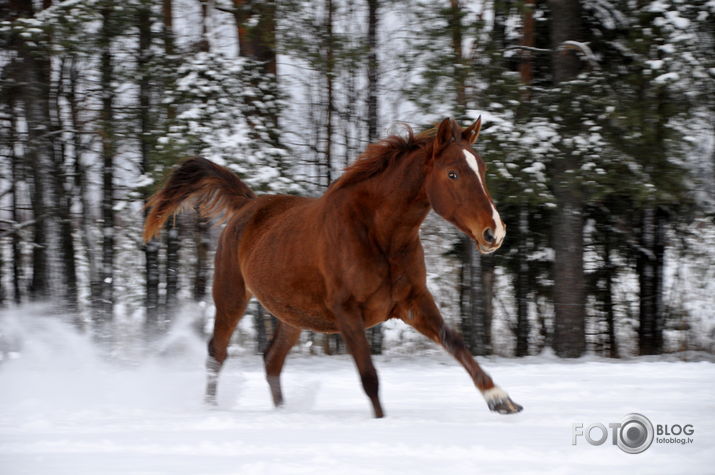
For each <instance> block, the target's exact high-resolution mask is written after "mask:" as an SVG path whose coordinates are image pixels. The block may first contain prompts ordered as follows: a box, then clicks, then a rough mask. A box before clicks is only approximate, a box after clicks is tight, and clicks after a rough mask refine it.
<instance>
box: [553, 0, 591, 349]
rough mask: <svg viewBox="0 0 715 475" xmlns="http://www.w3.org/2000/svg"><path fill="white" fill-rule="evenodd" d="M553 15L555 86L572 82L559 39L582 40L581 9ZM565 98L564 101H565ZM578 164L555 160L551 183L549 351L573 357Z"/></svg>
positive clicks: (579, 332)
mask: <svg viewBox="0 0 715 475" xmlns="http://www.w3.org/2000/svg"><path fill="white" fill-rule="evenodd" d="M549 7H550V9H551V13H552V20H551V44H552V48H553V49H554V54H553V61H552V64H553V74H554V83H555V84H556V85H558V84H559V83H561V82H564V81H569V80H571V79H574V78H575V77H576V76H577V74H578V72H579V66H580V65H579V60H578V58H577V57H576V55H575V53H574V52H572V51H570V50H563V51H562V50H561V49H560V46H561V44H562V43H563V42H564V41H568V40H576V41H578V40H580V39H581V5H580V2H579V1H578V0H549ZM565 100H566V99H565ZM578 170H579V163H578V160H577V159H576V158H574V157H573V155H572V154H569V153H568V152H565V153H563V156H562V157H559V159H558V160H554V164H553V170H552V172H553V183H554V197H555V199H556V209H555V211H554V215H553V223H552V236H553V247H554V309H555V315H554V341H553V343H554V350H555V351H556V354H557V355H559V356H561V357H566V358H575V357H579V356H581V355H582V354H583V353H584V351H585V350H586V336H585V311H586V296H585V288H584V271H583V213H582V209H583V196H582V193H581V189H580V187H579V184H578V183H577V182H576V180H575V179H574V176H575V175H576V174H577V172H578Z"/></svg>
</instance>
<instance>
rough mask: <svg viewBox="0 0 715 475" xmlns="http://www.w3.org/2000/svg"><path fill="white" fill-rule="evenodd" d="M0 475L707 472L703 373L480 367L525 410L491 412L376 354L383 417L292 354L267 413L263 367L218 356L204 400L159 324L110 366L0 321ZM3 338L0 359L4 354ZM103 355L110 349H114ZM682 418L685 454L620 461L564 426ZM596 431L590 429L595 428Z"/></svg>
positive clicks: (333, 367)
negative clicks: (150, 343)
mask: <svg viewBox="0 0 715 475" xmlns="http://www.w3.org/2000/svg"><path fill="white" fill-rule="evenodd" d="M2 338H4V339H5V342H4V347H5V348H7V347H8V346H15V347H18V348H19V349H20V352H19V353H6V354H5V355H4V359H3V360H2V361H0V473H2V474H6V475H9V474H21V473H27V474H73V475H74V474H84V473H86V474H114V473H132V474H141V473H147V474H149V473H151V474H155V473H167V474H180V473H191V474H195V473H212V474H223V473H235V474H242V475H243V474H271V475H272V474H304V473H305V474H308V473H309V474H323V473H330V474H340V475H348V474H383V473H384V474H395V473H405V474H407V473H409V474H433V473H438V474H455V473H462V474H464V473H490V472H491V473H543V472H549V473H552V474H556V473H564V474H573V473H634V472H635V473H658V474H664V473H667V474H675V473H688V474H693V473H697V474H706V473H715V450H713V447H714V446H715V414H714V412H715V411H714V410H715V400H714V399H713V394H715V364H713V363H711V362H705V361H700V362H690V363H688V362H682V361H657V360H643V359H635V360H629V361H616V362H613V361H608V360H602V359H597V358H593V357H590V358H583V359H580V360H577V361H568V362H564V361H560V360H557V359H555V358H553V357H549V356H541V357H533V358H527V359H522V360H516V359H505V358H482V359H481V361H482V363H483V366H484V367H485V368H487V370H488V371H489V372H490V373H491V375H492V376H493V377H494V379H495V380H496V381H497V382H498V383H499V384H500V385H501V386H502V387H503V388H504V389H506V390H507V391H509V393H510V394H511V396H512V398H513V399H514V400H515V401H517V402H519V403H521V404H523V405H524V407H525V410H524V412H523V413H521V414H518V415H513V416H501V415H496V414H492V413H490V412H489V411H488V410H487V408H486V405H485V403H484V401H483V400H482V399H481V396H479V395H478V394H477V392H476V390H475V389H474V388H473V386H472V385H471V382H470V381H469V379H468V378H467V376H466V374H465V372H464V370H463V369H462V368H461V367H459V366H458V365H457V364H456V363H454V362H453V361H452V360H451V359H449V358H448V357H446V356H444V355H442V354H439V353H435V354H431V353H424V354H419V355H415V356H408V355H399V356H395V355H393V356H382V357H378V358H376V366H377V368H378V371H379V374H380V378H381V379H380V384H381V396H382V401H383V405H384V407H385V409H386V411H387V416H388V417H387V418H385V419H382V420H375V419H372V418H371V417H370V409H369V406H368V401H367V399H366V397H365V396H364V394H363V392H362V389H361V387H360V384H359V380H358V377H357V374H356V372H355V370H354V369H353V364H352V362H351V360H350V358H349V357H347V356H340V357H324V356H321V357H318V356H314V357H310V356H303V355H292V357H291V358H289V360H288V363H287V366H286V369H285V372H284V379H283V381H284V391H285V395H286V399H287V406H286V407H285V408H284V409H282V410H275V409H273V408H272V406H271V403H270V397H269V393H268V389H267V385H266V384H265V380H264V375H263V370H262V364H261V359H260V357H258V356H254V355H250V354H242V355H240V356H239V357H236V358H233V359H231V360H229V363H227V366H226V368H225V371H224V372H223V373H222V378H221V381H220V385H219V407H218V408H216V409H208V408H206V407H204V406H203V405H202V402H201V399H202V392H203V385H204V372H203V363H204V344H203V342H202V341H200V339H199V338H198V337H195V336H192V335H191V334H190V333H189V332H187V331H185V330H180V329H179V330H176V329H175V330H172V331H171V332H170V333H169V334H168V336H167V338H166V339H165V341H163V342H162V344H161V345H160V346H159V348H160V349H161V351H153V352H152V353H151V354H152V356H146V357H145V358H137V359H129V360H126V359H125V360H120V361H123V362H121V363H117V358H116V357H115V358H113V359H108V358H106V356H102V355H100V354H99V353H98V352H97V351H96V345H94V344H92V343H91V342H90V340H89V339H87V338H85V337H83V336H81V335H79V334H77V333H76V332H75V331H74V330H72V329H71V328H70V327H69V326H68V325H66V324H64V323H61V322H59V321H58V319H57V318H56V317H44V318H43V317H38V316H29V315H28V316H23V315H21V312H19V311H17V310H16V311H15V312H14V314H13V316H12V317H9V316H8V314H0V340H2ZM2 343H3V342H2V341H0V349H2V348H3V344H2ZM115 356H116V355H115ZM631 412H638V413H641V414H644V415H645V416H647V417H648V418H649V419H650V420H651V421H652V422H653V424H669V425H670V426H672V425H673V424H679V425H680V426H684V425H686V424H692V425H693V428H694V434H693V435H692V436H691V438H692V439H693V440H694V442H693V443H692V444H688V445H667V444H659V443H657V442H654V443H653V445H652V446H651V447H650V448H649V449H648V450H646V451H645V452H643V453H641V454H637V455H629V454H626V453H624V452H622V451H621V450H620V449H619V448H617V447H616V446H613V445H610V439H609V440H608V441H607V443H605V444H604V445H601V446H591V445H589V444H587V443H586V442H585V440H584V438H583V437H580V438H579V440H578V444H577V445H576V446H574V445H572V434H573V430H572V425H573V423H578V422H581V423H584V427H586V426H588V425H589V424H591V423H596V422H600V423H602V424H604V425H605V426H606V427H608V423H610V422H620V421H621V420H622V419H623V417H624V416H625V415H626V414H628V413H631ZM594 436H596V438H597V436H598V433H594Z"/></svg>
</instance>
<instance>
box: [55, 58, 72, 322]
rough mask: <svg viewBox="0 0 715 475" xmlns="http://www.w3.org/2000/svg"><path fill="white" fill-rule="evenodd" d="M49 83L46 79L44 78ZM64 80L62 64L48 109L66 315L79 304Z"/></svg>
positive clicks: (63, 64) (63, 65)
mask: <svg viewBox="0 0 715 475" xmlns="http://www.w3.org/2000/svg"><path fill="white" fill-rule="evenodd" d="M48 79H50V78H48ZM64 80H65V61H64V60H63V61H62V62H61V65H60V75H59V79H58V81H59V84H57V85H56V86H55V87H54V88H52V92H51V101H50V105H51V108H52V113H53V114H52V115H53V117H52V131H53V134H52V136H53V137H56V138H57V139H59V141H60V144H61V146H60V147H59V150H55V153H54V160H53V162H54V163H53V166H54V170H53V175H54V176H53V178H54V191H55V216H56V218H57V220H58V231H59V237H58V238H59V239H58V240H59V243H60V262H61V264H62V267H61V275H62V280H63V282H64V300H65V303H66V304H67V306H68V309H69V310H70V311H76V310H77V308H78V304H79V295H78V290H79V289H78V288H77V266H76V260H75V259H76V255H75V254H76V253H75V243H74V226H73V223H72V201H73V200H72V195H73V192H69V193H68V191H67V189H68V188H69V186H70V185H72V184H73V183H72V182H71V181H70V180H68V174H67V170H66V168H65V146H64V142H63V141H62V140H61V139H60V134H61V132H62V130H63V128H64V127H63V126H62V113H61V106H60V90H59V89H60V87H61V83H62V82H63V81H64Z"/></svg>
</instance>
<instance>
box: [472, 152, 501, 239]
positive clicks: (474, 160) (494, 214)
mask: <svg viewBox="0 0 715 475" xmlns="http://www.w3.org/2000/svg"><path fill="white" fill-rule="evenodd" d="M464 158H465V159H466V160H467V165H469V168H471V169H472V171H473V172H474V174H475V175H477V181H479V186H480V187H482V192H484V196H487V189H486V187H485V186H484V183H483V182H482V174H481V173H479V164H478V163H477V157H475V156H474V154H473V153H471V152H470V151H468V150H466V149H465V150H464ZM489 204H490V205H491V207H492V219H493V220H494V225H495V226H496V229H495V230H494V238H495V239H496V242H497V243H500V242H502V240H503V239H504V236H505V235H506V230H505V229H504V223H503V222H502V220H501V217H500V216H499V212H497V209H496V208H495V207H494V203H492V202H491V201H489Z"/></svg>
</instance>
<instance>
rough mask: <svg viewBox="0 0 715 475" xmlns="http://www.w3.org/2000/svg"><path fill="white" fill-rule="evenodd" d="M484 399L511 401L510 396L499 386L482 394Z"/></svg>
mask: <svg viewBox="0 0 715 475" xmlns="http://www.w3.org/2000/svg"><path fill="white" fill-rule="evenodd" d="M482 396H484V399H486V400H487V401H495V400H499V401H501V400H504V399H509V395H508V394H507V393H506V391H504V390H503V389H502V388H500V387H499V386H494V387H493V388H490V389H487V390H486V391H484V392H483V393H482Z"/></svg>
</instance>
